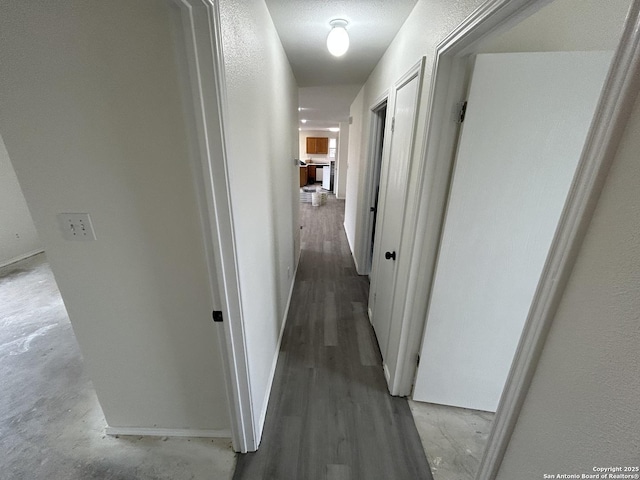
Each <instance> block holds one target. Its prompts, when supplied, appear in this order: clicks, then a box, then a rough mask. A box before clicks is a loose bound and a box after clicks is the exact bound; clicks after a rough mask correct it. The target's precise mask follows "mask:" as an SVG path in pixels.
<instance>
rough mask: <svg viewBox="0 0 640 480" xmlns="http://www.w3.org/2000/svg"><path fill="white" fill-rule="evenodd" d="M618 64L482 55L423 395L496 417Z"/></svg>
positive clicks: (459, 162)
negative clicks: (584, 151) (611, 73)
mask: <svg viewBox="0 0 640 480" xmlns="http://www.w3.org/2000/svg"><path fill="white" fill-rule="evenodd" d="M610 60H611V54H610V53H607V52H555V53H513V54H488V55H478V57H477V60H476V63H475V68H474V72H473V78H472V81H471V88H470V92H469V98H468V105H467V113H466V118H465V121H464V123H463V128H462V133H461V137H460V142H459V146H458V156H457V159H456V166H455V171H454V176H453V180H452V186H451V191H450V197H449V203H448V206H447V216H446V220H445V225H444V230H443V236H442V240H441V247H440V253H439V257H438V262H437V269H436V276H435V280H434V286H433V292H432V298H431V302H430V307H429V313H428V316H427V323H426V327H425V333H424V339H423V345H422V351H421V358H420V365H419V367H418V372H417V377H416V384H415V389H414V394H413V397H414V399H415V400H420V401H425V402H432V403H439V404H445V405H453V406H458V407H466V408H472V409H477V410H485V411H495V410H496V408H497V405H498V401H499V399H500V395H501V394H502V390H503V388H504V384H505V381H506V379H507V375H508V372H509V368H510V366H511V362H512V360H513V356H514V354H515V351H516V347H517V345H518V341H519V339H520V336H521V333H522V328H523V326H524V322H525V320H526V317H527V314H528V311H529V307H530V305H531V301H532V299H533V295H534V293H535V289H536V287H537V284H538V281H539V279H540V274H541V272H542V268H543V266H544V262H545V259H546V256H547V253H548V251H549V248H550V245H551V241H552V238H553V235H554V232H555V229H556V226H557V224H558V220H559V218H560V214H561V211H562V208H563V205H564V202H565V200H566V197H567V194H568V191H569V187H570V184H571V181H572V177H573V175H574V173H575V168H576V165H577V162H578V160H579V157H580V153H581V151H582V147H583V145H584V143H585V139H586V134H587V130H588V128H589V125H590V123H591V119H592V117H593V113H594V111H595V107H596V103H597V100H598V97H599V95H600V91H601V89H602V85H603V82H604V78H605V76H606V73H607V70H608V67H609V63H610Z"/></svg>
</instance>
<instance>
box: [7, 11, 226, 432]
mask: <svg viewBox="0 0 640 480" xmlns="http://www.w3.org/2000/svg"><path fill="white" fill-rule="evenodd" d="M0 41H1V43H2V49H0V64H1V65H2V75H1V76H0V104H1V105H2V109H0V133H1V134H2V136H3V138H4V141H5V143H6V147H7V150H8V152H9V155H10V157H11V160H12V162H13V165H14V168H15V170H16V173H17V176H18V179H19V180H20V184H21V186H22V189H23V192H24V195H25V197H26V199H27V202H28V204H29V206H30V209H31V213H32V215H33V219H34V222H35V224H36V226H37V228H38V232H39V234H40V236H41V239H42V241H43V243H44V244H45V246H46V249H47V257H48V259H49V260H50V263H51V267H52V269H53V272H54V274H55V277H56V281H57V283H58V285H59V287H60V291H61V293H62V297H63V299H64V302H65V305H66V307H67V311H68V313H69V317H70V319H71V323H72V325H73V329H74V332H75V334H76V337H77V339H78V343H79V344H80V348H81V350H82V353H83V356H84V360H85V364H86V365H87V367H88V369H89V372H90V375H91V378H92V380H93V385H94V386H95V389H96V391H97V394H98V398H99V400H100V403H101V405H102V408H103V411H104V413H105V416H106V420H107V422H108V424H109V425H111V426H112V427H149V428H155V427H157V428H175V429H200V430H217V431H218V433H224V432H225V431H226V432H227V433H228V429H229V426H230V421H229V414H228V405H227V397H226V393H225V386H224V385H225V382H224V377H223V369H222V360H221V355H220V352H219V348H218V345H219V343H218V329H217V327H216V326H214V324H213V323H212V321H211V309H212V302H211V298H210V289H209V286H208V274H207V270H206V258H205V253H204V247H203V242H202V230H201V226H200V221H199V215H198V210H197V206H196V194H195V191H194V185H193V174H192V166H191V164H190V161H189V149H188V147H187V140H186V134H185V129H184V120H183V113H182V112H183V110H182V105H181V97H180V89H179V85H178V75H177V70H176V61H175V58H174V54H173V53H174V44H173V39H172V29H171V21H170V16H169V7H168V3H165V2H160V1H156V0H139V1H136V2H130V1H127V0H113V1H110V2H85V1H83V0H60V1H57V2H55V3H51V2H46V1H39V2H28V3H25V2H21V1H19V0H15V1H14V0H8V1H5V2H3V13H2V16H0ZM59 212H88V213H89V214H90V215H91V217H92V220H93V224H94V227H95V231H96V236H97V240H96V241H93V242H71V241H65V240H63V239H62V236H61V234H60V231H59V228H58V224H57V221H56V214H57V213H59Z"/></svg>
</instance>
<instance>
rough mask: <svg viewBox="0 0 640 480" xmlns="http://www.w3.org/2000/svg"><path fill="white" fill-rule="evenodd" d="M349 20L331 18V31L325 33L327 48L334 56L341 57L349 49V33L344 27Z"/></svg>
mask: <svg viewBox="0 0 640 480" xmlns="http://www.w3.org/2000/svg"><path fill="white" fill-rule="evenodd" d="M348 24H349V22H347V21H346V20H342V19H340V18H336V19H335V20H331V21H330V22H329V25H331V31H330V32H329V35H327V49H328V50H329V53H331V55H333V56H334V57H341V56H342V55H344V54H345V53H347V50H349V34H348V33H347V29H346V28H345V27H346V26H347V25H348Z"/></svg>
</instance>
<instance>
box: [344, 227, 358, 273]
mask: <svg viewBox="0 0 640 480" xmlns="http://www.w3.org/2000/svg"><path fill="white" fill-rule="evenodd" d="M342 228H343V229H344V236H345V237H347V243H348V244H349V250H351V258H353V264H354V265H355V267H356V272H358V275H361V273H360V267H359V266H358V259H357V258H356V252H355V251H354V250H353V245H352V244H351V239H350V238H349V235H347V226H346V225H345V224H344V223H343V224H342Z"/></svg>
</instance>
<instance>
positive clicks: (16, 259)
mask: <svg viewBox="0 0 640 480" xmlns="http://www.w3.org/2000/svg"><path fill="white" fill-rule="evenodd" d="M43 252H44V250H43V249H41V248H40V249H38V250H33V251H31V252H29V253H25V254H23V255H18V256H17V257H14V258H12V259H9V260H6V261H4V262H2V263H0V268H2V267H6V266H8V265H11V264H12V263H16V262H19V261H20V260H25V259H27V258H29V257H33V256H34V255H38V254H39V253H43Z"/></svg>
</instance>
